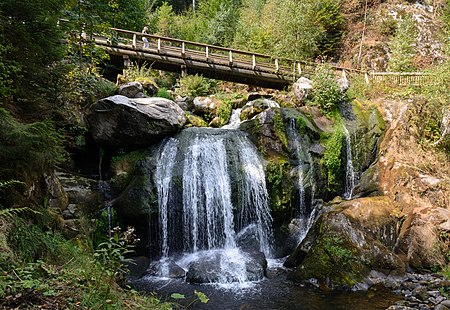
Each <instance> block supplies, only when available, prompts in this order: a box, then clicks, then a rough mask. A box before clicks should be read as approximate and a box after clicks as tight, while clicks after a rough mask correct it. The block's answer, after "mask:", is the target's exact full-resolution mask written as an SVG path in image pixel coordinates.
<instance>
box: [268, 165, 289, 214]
mask: <svg viewBox="0 0 450 310" xmlns="http://www.w3.org/2000/svg"><path fill="white" fill-rule="evenodd" d="M290 169H291V166H290V164H289V162H288V161H287V160H285V159H280V158H276V159H271V160H270V161H269V164H268V165H267V167H266V179H267V189H268V192H269V197H270V204H271V206H272V208H273V210H274V211H276V212H287V213H290V211H291V209H292V204H291V202H292V184H290V183H289V177H288V173H289V171H290Z"/></svg>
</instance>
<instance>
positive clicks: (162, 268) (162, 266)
mask: <svg viewBox="0 0 450 310" xmlns="http://www.w3.org/2000/svg"><path fill="white" fill-rule="evenodd" d="M146 273H147V274H148V275H151V276H157V277H168V278H184V277H185V275H186V271H184V269H183V268H181V267H180V266H178V265H177V264H176V263H175V262H174V261H173V260H172V259H165V260H161V261H158V262H155V263H152V264H151V265H150V267H149V268H148V269H147V271H146Z"/></svg>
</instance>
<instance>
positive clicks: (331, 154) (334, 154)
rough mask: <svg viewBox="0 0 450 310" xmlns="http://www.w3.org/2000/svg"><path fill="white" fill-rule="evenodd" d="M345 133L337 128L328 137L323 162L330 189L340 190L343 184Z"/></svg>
mask: <svg viewBox="0 0 450 310" xmlns="http://www.w3.org/2000/svg"><path fill="white" fill-rule="evenodd" d="M343 142H344V134H343V130H342V129H341V128H335V130H334V131H333V134H332V135H331V136H329V137H328V138H326V141H325V152H324V154H323V157H322V158H321V163H322V165H323V166H324V167H325V169H326V174H327V183H328V189H329V190H330V191H336V190H338V189H339V188H340V187H341V185H342V178H341V176H342V161H341V158H342V151H343V148H342V145H343Z"/></svg>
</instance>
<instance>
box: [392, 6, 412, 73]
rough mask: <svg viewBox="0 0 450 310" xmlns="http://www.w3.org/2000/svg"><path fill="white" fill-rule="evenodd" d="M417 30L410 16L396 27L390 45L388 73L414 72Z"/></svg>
mask: <svg viewBox="0 0 450 310" xmlns="http://www.w3.org/2000/svg"><path fill="white" fill-rule="evenodd" d="M416 36H417V29H416V26H415V24H414V19H413V18H412V16H411V15H406V17H405V18H404V19H403V20H402V21H401V22H400V23H399V24H398V25H397V31H396V33H395V37H394V40H393V41H392V43H391V59H389V64H388V68H389V70H390V71H394V72H395V71H400V72H403V71H406V72H407V71H414V70H415V69H416V68H415V67H414V64H413V59H414V55H415V49H414V46H413V44H414V43H415V41H416Z"/></svg>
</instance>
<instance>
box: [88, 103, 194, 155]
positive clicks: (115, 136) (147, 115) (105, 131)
mask: <svg viewBox="0 0 450 310" xmlns="http://www.w3.org/2000/svg"><path fill="white" fill-rule="evenodd" d="M86 119H87V124H88V127H89V129H90V132H91V134H92V136H93V138H94V140H95V141H96V142H97V143H98V144H100V145H102V146H106V147H113V148H140V147H145V146H148V145H149V144H151V143H155V142H157V141H159V140H160V139H162V138H163V137H165V136H167V135H170V134H173V133H175V132H178V131H179V130H180V129H181V128H182V127H183V126H184V124H185V122H186V117H185V115H184V112H183V110H182V109H181V108H180V107H179V106H178V105H177V104H176V103H175V102H173V101H171V100H168V99H164V98H155V97H154V98H136V99H128V98H127V97H125V96H121V95H116V96H112V97H108V98H104V99H102V100H99V101H98V102H96V103H95V104H93V105H92V106H91V107H90V109H89V113H88V115H87V117H86Z"/></svg>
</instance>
